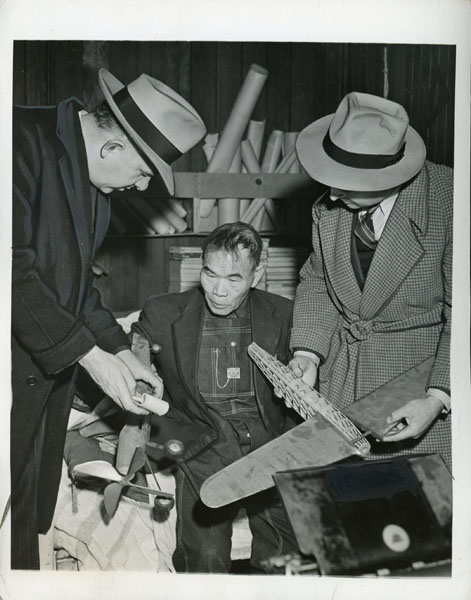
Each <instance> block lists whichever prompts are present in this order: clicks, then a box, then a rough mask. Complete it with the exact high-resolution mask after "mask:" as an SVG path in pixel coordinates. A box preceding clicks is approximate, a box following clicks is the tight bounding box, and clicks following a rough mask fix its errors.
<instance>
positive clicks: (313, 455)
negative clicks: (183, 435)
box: [200, 342, 370, 508]
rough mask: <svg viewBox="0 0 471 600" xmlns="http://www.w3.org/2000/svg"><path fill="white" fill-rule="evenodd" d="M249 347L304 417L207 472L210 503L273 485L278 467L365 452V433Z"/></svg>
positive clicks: (271, 358)
mask: <svg viewBox="0 0 471 600" xmlns="http://www.w3.org/2000/svg"><path fill="white" fill-rule="evenodd" d="M248 352H249V355H250V357H251V358H252V359H253V361H254V362H255V364H256V365H257V366H258V367H259V369H260V370H261V371H262V373H263V374H264V375H265V376H266V377H267V379H268V380H269V381H270V382H271V383H272V384H273V387H274V389H275V390H277V392H278V393H280V394H281V395H282V396H283V397H284V399H285V403H286V405H287V406H289V407H292V408H293V409H294V410H296V412H298V414H299V415H301V417H303V419H306V421H305V422H304V423H301V424H300V425H298V426H296V427H294V428H293V429H291V430H289V431H287V432H286V433H284V434H282V435H281V436H280V437H278V438H276V439H274V440H272V441H271V442H268V443H267V444H265V445H263V446H261V447H260V448H257V449H256V450H254V451H253V452H250V454H248V455H247V456H244V457H243V458H240V459H239V460H237V461H235V462H233V463H232V464H230V465H229V466H227V467H225V468H224V469H221V470H220V471H218V472H217V473H215V474H214V475H211V476H210V477H208V479H206V481H205V482H204V483H203V485H202V486H201V491H200V496H201V499H202V500H203V502H204V503H205V504H206V505H207V506H209V507H212V508H217V507H220V506H224V505H226V504H229V503H231V502H235V501H236V500H240V499H241V498H245V497H247V496H250V495H252V494H255V493H257V492H261V491H263V490H265V489H268V488H270V487H272V486H273V485H274V482H273V479H272V475H273V474H274V473H276V472H278V471H286V470H290V469H300V468H304V467H316V466H325V465H328V464H331V463H333V462H337V461H339V460H342V459H345V458H347V457H349V456H354V455H356V456H358V457H360V458H363V457H364V456H365V455H366V454H368V452H369V451H370V444H369V443H368V442H367V440H366V439H365V434H362V433H361V432H360V431H359V430H358V429H357V428H356V427H355V425H354V424H353V423H352V422H351V421H350V420H349V419H348V418H347V417H346V416H345V415H344V414H343V413H341V412H340V411H339V410H337V409H336V408H334V407H333V406H332V405H331V404H330V403H329V402H328V401H327V400H326V399H325V398H323V397H322V396H321V395H320V394H319V393H318V392H316V391H315V390H313V389H312V388H310V387H309V386H308V385H306V384H305V383H304V382H303V381H302V379H300V378H298V377H296V376H295V375H294V373H293V372H292V371H291V369H289V368H288V367H287V366H286V365H284V364H283V363H281V362H280V361H279V360H278V359H277V358H275V357H274V356H271V355H270V354H269V353H268V352H266V351H265V350H263V349H262V348H260V346H258V345H257V344H256V343H255V342H252V343H251V344H250V346H249V348H248Z"/></svg>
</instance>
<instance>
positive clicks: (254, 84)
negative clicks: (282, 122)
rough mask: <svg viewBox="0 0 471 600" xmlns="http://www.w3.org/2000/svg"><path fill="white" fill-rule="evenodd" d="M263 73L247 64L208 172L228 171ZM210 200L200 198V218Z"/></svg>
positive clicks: (207, 214) (261, 83)
mask: <svg viewBox="0 0 471 600" xmlns="http://www.w3.org/2000/svg"><path fill="white" fill-rule="evenodd" d="M267 76H268V71H267V70H266V69H264V68H263V67H261V66H259V65H256V64H252V65H251V66H250V69H249V71H248V73H247V75H246V77H245V80H244V82H243V84H242V87H241V89H240V91H239V93H238V95H237V98H236V99H235V102H234V105H233V107H232V110H231V113H230V115H229V118H228V120H227V122H226V125H225V127H224V129H223V131H222V133H221V135H220V138H219V143H218V145H217V148H216V150H215V151H214V154H213V156H212V158H211V161H210V163H209V165H208V168H207V172H208V173H225V172H227V171H228V170H229V167H230V165H231V162H232V159H233V158H234V154H235V153H236V150H237V148H238V146H239V144H240V142H241V140H242V136H243V135H244V131H245V129H246V128H247V124H248V122H249V120H250V116H251V114H252V112H253V109H254V108H255V105H256V104H257V101H258V98H259V96H260V93H261V91H262V89H263V86H264V84H265V81H266V78H267ZM214 203H215V199H202V200H201V205H200V212H201V216H202V217H208V216H209V213H210V212H211V209H212V208H213V206H214Z"/></svg>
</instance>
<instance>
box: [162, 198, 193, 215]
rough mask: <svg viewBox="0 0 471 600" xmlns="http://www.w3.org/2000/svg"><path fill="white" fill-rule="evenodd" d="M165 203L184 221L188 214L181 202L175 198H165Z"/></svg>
mask: <svg viewBox="0 0 471 600" xmlns="http://www.w3.org/2000/svg"><path fill="white" fill-rule="evenodd" d="M164 202H165V204H167V205H168V206H169V207H170V208H171V209H172V210H173V212H175V213H177V215H178V216H179V217H181V218H182V219H184V218H185V217H186V215H187V214H188V212H187V211H186V209H185V208H184V207H183V206H182V203H181V202H180V200H176V199H175V198H164Z"/></svg>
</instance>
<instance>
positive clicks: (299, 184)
mask: <svg viewBox="0 0 471 600" xmlns="http://www.w3.org/2000/svg"><path fill="white" fill-rule="evenodd" d="M174 179H175V194H174V196H173V197H174V198H177V199H186V198H218V199H219V198H294V197H295V198H299V199H306V198H312V197H313V194H316V193H317V192H318V191H319V184H318V183H316V182H315V181H314V180H313V179H311V178H310V177H309V175H305V174H291V173H288V174H277V173H255V174H251V173H186V172H185V173H184V172H175V173H174ZM117 195H118V196H121V197H129V196H133V197H135V196H136V195H139V196H142V197H145V198H150V197H152V198H168V197H169V193H168V192H167V191H166V190H165V189H163V187H162V186H158V185H151V186H149V188H148V189H147V190H145V191H144V192H136V191H127V192H121V193H120V194H117Z"/></svg>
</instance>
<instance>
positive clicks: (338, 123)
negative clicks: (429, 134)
mask: <svg viewBox="0 0 471 600" xmlns="http://www.w3.org/2000/svg"><path fill="white" fill-rule="evenodd" d="M296 151H297V154H298V158H299V161H300V163H301V164H302V166H303V167H304V169H305V170H306V171H307V173H308V174H309V175H310V176H311V177H312V178H313V179H315V180H316V181H319V182H321V183H323V184H325V185H328V186H330V187H335V188H339V189H343V190H350V191H357V192H363V191H372V192H373V191H379V190H385V189H388V188H391V187H395V186H397V185H400V184H402V183H405V182H406V181H408V180H409V179H411V178H412V177H414V175H416V174H417V173H418V172H419V171H420V169H421V168H422V166H423V164H424V161H425V154H426V152H425V145H424V142H423V141H422V138H421V137H420V135H419V134H418V133H417V132H416V131H415V130H414V129H412V127H410V126H409V117H408V116H407V113H406V111H405V110H404V108H403V107H402V106H401V105H400V104H397V103H396V102H391V101H390V100H386V99H385V98H380V97H379V96H373V95H371V94H363V93H360V92H351V93H350V94H347V95H346V96H345V98H344V99H343V100H342V101H341V102H340V104H339V107H338V108H337V111H336V112H335V113H334V114H333V115H327V116H326V117H323V118H322V119H319V120H317V121H314V123H311V125H308V127H306V128H305V129H303V131H301V133H300V134H299V136H298V139H297V142H296Z"/></svg>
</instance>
